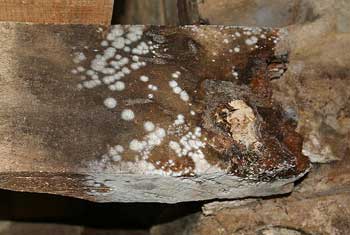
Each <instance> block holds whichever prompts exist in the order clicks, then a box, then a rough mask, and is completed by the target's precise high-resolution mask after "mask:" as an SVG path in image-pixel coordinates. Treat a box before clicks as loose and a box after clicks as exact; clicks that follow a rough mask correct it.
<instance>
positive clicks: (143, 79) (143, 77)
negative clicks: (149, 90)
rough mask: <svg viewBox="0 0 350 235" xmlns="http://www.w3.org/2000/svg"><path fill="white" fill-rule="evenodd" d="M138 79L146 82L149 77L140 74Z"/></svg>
mask: <svg viewBox="0 0 350 235" xmlns="http://www.w3.org/2000/svg"><path fill="white" fill-rule="evenodd" d="M140 81H142V82H148V81H149V77H147V76H145V75H142V76H141V77H140Z"/></svg>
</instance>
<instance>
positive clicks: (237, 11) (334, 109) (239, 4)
mask: <svg viewBox="0 0 350 235" xmlns="http://www.w3.org/2000/svg"><path fill="white" fill-rule="evenodd" d="M198 6H199V12H200V15H201V17H202V18H204V19H207V20H208V21H209V23H210V24H224V25H225V24H226V25H227V24H228V25H248V26H270V27H276V26H278V27H287V28H288V31H289V40H290V45H291V53H290V65H289V69H288V71H287V73H286V74H285V75H284V77H283V79H280V80H276V81H275V82H274V84H275V86H274V97H275V99H276V100H278V101H279V102H282V104H283V107H284V109H285V111H286V112H288V113H290V115H291V116H294V117H295V119H296V120H298V129H297V130H298V132H299V133H301V134H302V136H303V137H304V140H305V141H304V144H303V153H304V154H305V155H307V156H308V157H309V158H310V160H311V161H312V162H318V163H327V162H330V161H335V160H339V159H342V158H344V156H346V155H349V153H350V150H349V146H350V124H349V123H350V119H349V117H350V111H349V107H350V105H349V100H350V80H349V76H350V74H349V67H350V56H349V55H348V53H344V48H346V47H347V45H348V44H349V41H350V36H349V34H348V33H349V32H350V26H349V22H350V15H349V14H348V13H349V11H350V2H349V1H346V0H297V1H290V2H288V3H287V4H286V2H285V1H279V0H271V1H257V0H249V1H240V0H233V1H231V0H220V1H216V0H204V1H199V2H198Z"/></svg>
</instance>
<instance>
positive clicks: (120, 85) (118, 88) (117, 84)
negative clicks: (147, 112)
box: [114, 81, 125, 91]
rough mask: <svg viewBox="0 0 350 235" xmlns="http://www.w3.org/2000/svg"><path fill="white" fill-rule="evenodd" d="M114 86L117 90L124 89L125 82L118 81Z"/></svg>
mask: <svg viewBox="0 0 350 235" xmlns="http://www.w3.org/2000/svg"><path fill="white" fill-rule="evenodd" d="M114 86H115V88H116V90H117V91H122V90H124V89H125V83H124V82H121V81H118V82H116V83H115V84H114Z"/></svg>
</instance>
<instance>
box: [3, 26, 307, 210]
mask: <svg viewBox="0 0 350 235" xmlns="http://www.w3.org/2000/svg"><path fill="white" fill-rule="evenodd" d="M0 32H1V37H0V43H1V45H2V46H1V47H0V52H1V53H2V55H3V56H2V57H1V58H0V65H1V68H0V78H1V79H0V85H1V86H0V107H1V108H0V160H1V165H0V187H1V188H5V189H11V190H16V191H30V192H45V193H54V194H61V195H66V196H73V197H78V198H83V199H88V200H92V201H97V202H112V201H113V202H141V201H142V202H164V203H176V202H180V201H191V200H207V199H214V198H243V197H255V196H267V195H273V194H280V193H286V192H289V191H290V190H291V189H292V184H291V183H292V182H294V181H295V180H297V179H298V178H299V177H301V176H302V175H304V174H305V173H306V172H307V170H308V169H309V163H308V160H307V158H305V157H304V156H303V155H302V154H301V146H302V139H301V138H300V136H299V135H298V134H297V133H296V132H295V131H294V129H295V127H296V123H295V122H294V121H293V120H292V119H290V118H289V116H288V115H287V114H285V113H284V112H283V110H282V109H281V108H280V106H279V104H278V103H275V102H273V101H272V98H271V97H272V88H271V85H270V81H271V80H272V79H278V78H279V77H280V76H281V75H282V74H283V73H284V71H285V70H286V69H287V62H288V55H287V54H288V52H287V51H286V50H285V48H286V42H285V40H284V39H285V34H286V32H285V31H284V30H278V29H269V28H245V27H220V26H187V27H155V26H114V27H112V28H111V29H107V28H98V27H96V26H79V25H76V26H52V25H51V26H50V25H36V26H34V25H25V24H9V23H5V24H1V26H0Z"/></svg>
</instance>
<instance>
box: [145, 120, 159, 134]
mask: <svg viewBox="0 0 350 235" xmlns="http://www.w3.org/2000/svg"><path fill="white" fill-rule="evenodd" d="M143 127H144V128H145V130H146V131H147V132H151V131H154V129H155V128H156V126H155V125H154V123H153V122H150V121H147V122H145V123H144V124H143Z"/></svg>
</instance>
